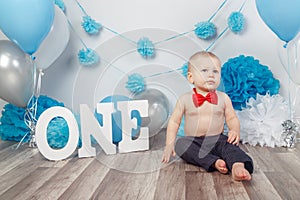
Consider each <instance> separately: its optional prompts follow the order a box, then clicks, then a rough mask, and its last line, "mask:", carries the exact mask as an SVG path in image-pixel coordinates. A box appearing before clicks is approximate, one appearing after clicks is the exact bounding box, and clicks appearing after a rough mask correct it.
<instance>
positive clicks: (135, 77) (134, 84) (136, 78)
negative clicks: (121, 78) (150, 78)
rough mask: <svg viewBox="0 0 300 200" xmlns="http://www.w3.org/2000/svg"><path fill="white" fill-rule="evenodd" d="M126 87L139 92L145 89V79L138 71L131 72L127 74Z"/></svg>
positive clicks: (133, 91)
mask: <svg viewBox="0 0 300 200" xmlns="http://www.w3.org/2000/svg"><path fill="white" fill-rule="evenodd" d="M126 88H127V89H128V90H129V91H130V92H132V93H135V94H139V93H141V92H143V91H145V80H144V77H142V76H141V75H140V74H138V73H134V74H131V75H130V76H128V81H127V82H126Z"/></svg>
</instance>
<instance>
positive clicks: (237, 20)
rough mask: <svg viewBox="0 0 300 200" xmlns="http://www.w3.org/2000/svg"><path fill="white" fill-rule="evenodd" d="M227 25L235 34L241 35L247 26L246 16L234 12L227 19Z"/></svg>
mask: <svg viewBox="0 0 300 200" xmlns="http://www.w3.org/2000/svg"><path fill="white" fill-rule="evenodd" d="M227 24H228V27H229V29H230V30H231V31H232V32H233V33H241V32H242V31H243V30H244V26H245V18H244V15H243V14H242V13H241V12H232V13H231V14H230V16H229V17H228V19H227Z"/></svg>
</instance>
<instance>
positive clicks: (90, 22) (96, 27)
mask: <svg viewBox="0 0 300 200" xmlns="http://www.w3.org/2000/svg"><path fill="white" fill-rule="evenodd" d="M82 20H83V22H82V23H81V26H82V28H83V29H84V30H85V32H87V33H88V34H90V35H95V34H98V33H99V31H100V29H101V28H102V25H101V24H100V23H98V22H96V21H95V20H94V19H92V18H91V17H90V16H88V15H86V16H83V17H82Z"/></svg>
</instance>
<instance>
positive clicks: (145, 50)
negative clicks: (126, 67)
mask: <svg viewBox="0 0 300 200" xmlns="http://www.w3.org/2000/svg"><path fill="white" fill-rule="evenodd" d="M137 51H138V52H139V54H141V55H142V56H143V57H144V58H151V57H153V56H154V45H153V43H152V42H151V41H150V40H149V39H148V38H145V37H144V38H141V39H140V40H139V41H138V43H137Z"/></svg>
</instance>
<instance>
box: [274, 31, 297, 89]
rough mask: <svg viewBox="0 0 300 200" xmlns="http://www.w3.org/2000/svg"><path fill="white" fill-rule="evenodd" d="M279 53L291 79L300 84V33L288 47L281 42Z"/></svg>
mask: <svg viewBox="0 0 300 200" xmlns="http://www.w3.org/2000/svg"><path fill="white" fill-rule="evenodd" d="M278 55H279V59H280V62H281V64H282V66H283V67H284V69H285V70H286V72H287V73H288V75H289V77H290V79H291V80H292V81H293V82H294V83H295V84H297V85H300V34H298V35H297V36H296V37H295V39H293V40H292V41H290V42H289V43H288V45H287V46H286V48H283V47H282V44H280V46H279V48H278Z"/></svg>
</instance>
